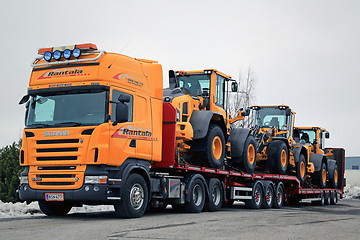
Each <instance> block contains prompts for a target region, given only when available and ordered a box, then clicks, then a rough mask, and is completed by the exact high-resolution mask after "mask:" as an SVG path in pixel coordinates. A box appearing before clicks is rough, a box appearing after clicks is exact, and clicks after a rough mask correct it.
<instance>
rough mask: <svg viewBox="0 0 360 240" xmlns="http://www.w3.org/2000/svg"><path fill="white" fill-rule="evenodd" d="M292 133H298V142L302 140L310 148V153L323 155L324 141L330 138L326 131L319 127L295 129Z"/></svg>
mask: <svg viewBox="0 0 360 240" xmlns="http://www.w3.org/2000/svg"><path fill="white" fill-rule="evenodd" d="M294 131H296V132H298V133H299V136H300V141H301V140H303V141H305V142H306V143H307V144H309V145H311V146H312V147H311V152H312V153H321V154H323V153H324V151H323V149H324V148H325V139H327V138H329V137H330V134H329V132H328V131H327V130H326V129H324V128H321V127H295V128H294Z"/></svg>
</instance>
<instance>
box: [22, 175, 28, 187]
mask: <svg viewBox="0 0 360 240" xmlns="http://www.w3.org/2000/svg"><path fill="white" fill-rule="evenodd" d="M21 184H29V177H28V176H20V185H21Z"/></svg>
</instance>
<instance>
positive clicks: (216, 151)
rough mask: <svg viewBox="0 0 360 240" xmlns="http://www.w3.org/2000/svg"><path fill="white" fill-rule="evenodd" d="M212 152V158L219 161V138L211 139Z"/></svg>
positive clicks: (220, 146)
mask: <svg viewBox="0 0 360 240" xmlns="http://www.w3.org/2000/svg"><path fill="white" fill-rule="evenodd" d="M212 152H213V155H214V158H215V159H216V160H219V159H220V157H221V155H222V142H221V138H220V137H219V136H216V137H215V138H214V139H213V142H212Z"/></svg>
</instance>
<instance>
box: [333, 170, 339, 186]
mask: <svg viewBox="0 0 360 240" xmlns="http://www.w3.org/2000/svg"><path fill="white" fill-rule="evenodd" d="M334 182H335V184H337V182H338V172H337V170H335V172H334Z"/></svg>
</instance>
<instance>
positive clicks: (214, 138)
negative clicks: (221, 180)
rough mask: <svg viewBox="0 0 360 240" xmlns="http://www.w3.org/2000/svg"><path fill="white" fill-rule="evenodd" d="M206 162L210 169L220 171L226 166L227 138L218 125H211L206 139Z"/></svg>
mask: <svg viewBox="0 0 360 240" xmlns="http://www.w3.org/2000/svg"><path fill="white" fill-rule="evenodd" d="M204 157H205V162H207V164H208V165H209V167H212V168H217V169H220V168H222V167H223V166H224V158H225V137H224V133H223V131H222V130H221V128H220V127H219V126H218V125H215V124H211V125H210V127H209V130H208V134H207V136H206V138H205V154H204Z"/></svg>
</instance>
